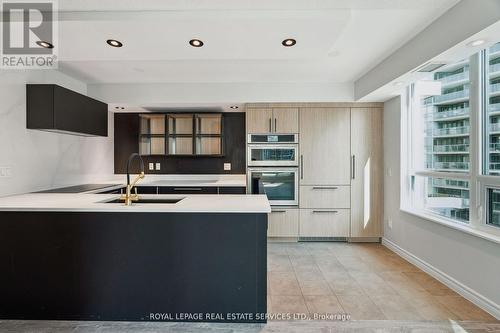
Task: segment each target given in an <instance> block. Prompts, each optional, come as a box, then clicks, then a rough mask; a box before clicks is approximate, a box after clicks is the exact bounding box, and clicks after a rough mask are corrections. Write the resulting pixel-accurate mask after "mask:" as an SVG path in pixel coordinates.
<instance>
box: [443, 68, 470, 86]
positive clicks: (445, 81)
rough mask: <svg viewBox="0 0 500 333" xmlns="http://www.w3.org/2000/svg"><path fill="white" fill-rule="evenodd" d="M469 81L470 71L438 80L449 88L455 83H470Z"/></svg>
mask: <svg viewBox="0 0 500 333" xmlns="http://www.w3.org/2000/svg"><path fill="white" fill-rule="evenodd" d="M468 80H469V71H468V70H467V71H465V72H462V73H458V74H454V75H450V76H445V77H443V78H441V79H438V81H439V82H441V84H442V85H443V86H449V85H451V84H453V83H458V82H462V81H468Z"/></svg>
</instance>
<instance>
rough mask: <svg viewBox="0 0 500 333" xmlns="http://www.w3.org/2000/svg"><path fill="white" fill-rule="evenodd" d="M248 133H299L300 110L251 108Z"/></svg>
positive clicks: (248, 112) (248, 116)
mask: <svg viewBox="0 0 500 333" xmlns="http://www.w3.org/2000/svg"><path fill="white" fill-rule="evenodd" d="M246 114H247V133H283V134H287V133H298V132H299V109H298V108H250V109H247V110H246Z"/></svg>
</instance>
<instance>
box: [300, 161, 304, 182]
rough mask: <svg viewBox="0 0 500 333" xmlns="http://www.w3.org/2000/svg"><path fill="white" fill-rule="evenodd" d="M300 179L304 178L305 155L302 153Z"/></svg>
mask: <svg viewBox="0 0 500 333" xmlns="http://www.w3.org/2000/svg"><path fill="white" fill-rule="evenodd" d="M300 179H304V155H300Z"/></svg>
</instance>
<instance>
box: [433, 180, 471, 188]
mask: <svg viewBox="0 0 500 333" xmlns="http://www.w3.org/2000/svg"><path fill="white" fill-rule="evenodd" d="M432 186H436V187H447V188H457V189H464V190H468V189H469V186H468V182H467V181H464V180H454V179H443V178H434V179H433V180H432Z"/></svg>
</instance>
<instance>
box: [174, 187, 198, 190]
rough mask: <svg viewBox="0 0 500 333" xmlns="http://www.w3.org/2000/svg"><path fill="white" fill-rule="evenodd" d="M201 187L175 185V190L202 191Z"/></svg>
mask: <svg viewBox="0 0 500 333" xmlns="http://www.w3.org/2000/svg"><path fill="white" fill-rule="evenodd" d="M201 190H202V188H201V187H175V188H174V191H201Z"/></svg>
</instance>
